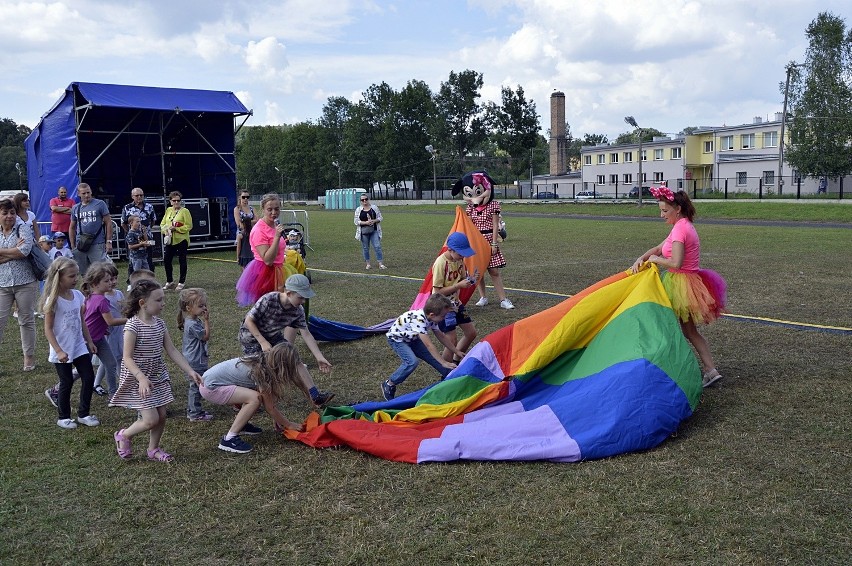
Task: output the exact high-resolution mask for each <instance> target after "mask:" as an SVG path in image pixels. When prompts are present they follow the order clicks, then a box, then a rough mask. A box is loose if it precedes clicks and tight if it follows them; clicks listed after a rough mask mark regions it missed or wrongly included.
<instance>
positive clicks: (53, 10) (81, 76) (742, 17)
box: [0, 0, 852, 139]
mask: <svg viewBox="0 0 852 566" xmlns="http://www.w3.org/2000/svg"><path fill="white" fill-rule="evenodd" d="M848 6H849V3H848V0H843V1H842V2H841V1H837V0H821V1H820V2H815V1H793V0H771V1H769V0H749V1H743V0H736V1H734V0H696V1H686V0H643V1H634V0H599V1H588V0H586V1H575V0H468V1H466V2H465V1H464V0H271V1H267V0H134V1H120V2H119V1H101V0H63V1H56V2H12V1H8V0H0V76H2V78H3V79H2V82H0V117H8V118H11V119H13V120H15V122H17V123H19V124H26V125H27V126H30V127H34V126H35V125H36V124H37V123H38V120H39V118H40V117H41V115H42V114H44V113H45V112H47V111H48V110H49V109H50V107H51V106H52V104H53V103H54V102H55V101H56V100H58V98H59V97H60V96H61V94H62V91H63V90H64V89H65V87H67V86H68V85H69V84H70V83H72V82H102V83H117V84H131V85H146V86H163V87H178V88H197V89H211V90H225V91H233V92H235V93H236V94H237V96H239V98H240V99H241V100H242V101H243V103H244V104H245V105H246V106H247V107H249V108H252V109H253V110H254V117H253V118H252V119H251V120H250V121H249V122H248V125H266V124H281V123H295V122H300V121H307V120H316V119H317V118H319V117H320V115H321V110H322V107H323V105H324V104H325V102H326V100H327V99H328V97H330V96H345V97H347V98H348V99H350V100H353V101H354V100H357V99H358V97H359V95H360V93H361V92H362V91H363V90H365V89H366V88H368V87H369V86H370V85H373V84H378V83H381V82H386V83H388V84H389V85H391V86H392V87H393V88H395V89H400V88H402V87H403V86H405V84H406V83H407V82H408V81H409V80H412V79H417V80H422V81H425V82H426V83H427V84H429V85H430V87H431V88H432V89H433V90H437V89H438V87H439V85H440V83H441V81H445V80H447V77H448V75H449V73H450V71H463V70H465V69H472V70H475V71H478V72H480V73H482V74H483V75H484V81H485V87H484V88H483V91H482V94H483V98H484V99H485V100H493V101H498V102H499V97H500V88H501V86H511V87H512V88H516V87H517V86H518V85H521V86H522V87H523V88H524V91H525V92H526V94H527V97H528V98H531V99H532V100H534V102H535V103H536V107H537V110H538V113H539V115H540V116H541V123H542V127H543V129H546V128H548V127H549V124H550V112H549V98H550V95H551V93H552V92H553V91H555V90H559V91H563V92H564V93H565V95H566V103H567V108H566V120H567V122H568V123H569V124H570V126H571V130H572V133H573V134H574V135H575V136H578V137H579V136H582V135H583V134H585V133H600V134H606V135H607V136H609V137H610V139H614V138H615V137H616V136H617V135H618V134H620V133H622V132H625V131H628V130H629V129H630V128H629V126H627V125H626V124H624V120H623V118H624V116H625V115H633V116H635V117H636V120H637V121H638V122H639V124H640V125H641V126H644V127H654V128H657V129H658V130H661V131H664V132H670V133H675V132H678V131H680V130H681V129H683V128H684V127H686V126H709V125H721V124H727V125H735V124H743V123H748V122H751V121H752V119H753V118H754V117H755V116H761V117H763V118H764V119H766V118H771V117H773V116H774V113H775V112H778V111H780V110H781V105H782V104H781V103H782V96H781V94H780V93H779V88H778V85H779V83H780V82H782V81H783V80H784V73H785V71H784V66H785V64H786V63H787V62H788V61H791V60H795V61H803V60H804V54H805V49H806V48H807V38H806V37H805V30H806V28H807V26H808V24H810V23H811V21H813V20H814V19H815V18H816V16H817V15H818V13H819V12H820V11H830V12H832V13H834V14H835V15H838V16H840V17H842V18H845V19H847V25H848V26H852V19H849V18H848V17H847V15H848V14H847V13H848V12H850V9H849V7H848ZM844 12H847V13H844Z"/></svg>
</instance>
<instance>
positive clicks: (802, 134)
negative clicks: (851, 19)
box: [781, 12, 852, 177]
mask: <svg viewBox="0 0 852 566" xmlns="http://www.w3.org/2000/svg"><path fill="white" fill-rule="evenodd" d="M807 36H808V39H809V42H810V43H809V46H808V49H807V52H806V56H805V64H804V65H796V64H795V63H790V65H789V66H788V68H787V72H788V73H789V77H790V89H789V97H788V100H789V104H790V112H789V114H791V115H792V118H791V119H790V120H789V127H790V141H791V144H790V145H785V159H786V161H787V162H788V163H789V164H790V165H791V166H792V167H793V168H794V169H796V170H798V171H799V172H800V173H802V174H804V175H808V176H821V175H826V176H829V177H838V176H844V175H848V174H849V173H852V153H850V151H849V143H850V141H852V30H847V29H846V24H845V22H844V21H843V20H842V19H840V18H839V17H837V16H834V15H833V14H830V13H828V12H822V13H820V14H819V15H818V16H817V18H816V19H815V20H814V21H813V22H811V24H810V25H809V26H808V29H807ZM784 88H785V85H781V89H782V92H783V91H784ZM784 141H785V140H782V143H783V142H784Z"/></svg>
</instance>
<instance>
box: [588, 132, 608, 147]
mask: <svg viewBox="0 0 852 566" xmlns="http://www.w3.org/2000/svg"><path fill="white" fill-rule="evenodd" d="M608 142H609V139H608V138H607V137H606V134H585V135H584V136H583V145H598V144H601V143H608Z"/></svg>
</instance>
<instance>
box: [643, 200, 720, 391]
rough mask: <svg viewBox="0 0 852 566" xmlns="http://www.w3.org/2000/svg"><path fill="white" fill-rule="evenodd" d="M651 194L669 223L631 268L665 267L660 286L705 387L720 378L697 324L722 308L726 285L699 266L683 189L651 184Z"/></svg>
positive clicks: (711, 318)
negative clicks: (665, 234)
mask: <svg viewBox="0 0 852 566" xmlns="http://www.w3.org/2000/svg"><path fill="white" fill-rule="evenodd" d="M651 193H652V194H653V195H654V196H655V197H656V198H657V201H658V202H659V205H660V216H661V217H662V218H663V219H665V221H666V224H671V225H672V231H671V232H670V233H669V235H668V237H667V238H666V239H665V240H664V241H663V243H661V244H660V245H658V246H654V247H653V248H651V249H650V250H648V251H647V252H645V253H644V254H642V256H641V257H639V259H637V260H636V261H635V262H634V263H633V266H632V267H631V269H632V271H633V273H636V272H637V271H639V269H640V267H641V266H642V264H644V263H646V262H650V263H656V264H657V265H658V266H660V267H661V268H666V269H667V270H668V271H666V272H665V273H664V274H663V287H665V289H666V293H667V294H668V296H669V299H670V300H671V303H672V309H673V310H674V312H675V314H676V315H677V317H678V319H679V320H680V327H681V329H682V330H683V334H684V336H686V338H687V340H689V341H690V342H691V343H692V345H693V346H694V347H695V350H696V351H697V352H698V357H699V358H701V363H702V365H703V366H704V379H703V382H704V387H707V386H708V385H711V384H713V383H715V382H716V381H718V380H720V379H721V378H722V375H721V374H720V373H719V371H718V370H717V369H716V365H715V364H714V363H713V356H712V355H711V354H710V346H709V345H708V344H707V340H706V339H705V338H704V337H703V336H702V335H701V333H700V332H698V328H697V327H696V326H695V325H696V323H704V324H708V323H710V322H713V321H714V320H716V319H717V318H719V317H720V316H721V315H722V313H723V312H724V311H725V302H726V293H727V284H726V283H725V280H724V279H723V278H722V276H721V275H719V274H718V273H716V272H715V271H712V270H710V269H701V268H700V267H699V262H700V259H701V243H700V241H699V239H698V232H696V231H695V226H693V224H692V219H693V217H694V216H695V207H694V206H693V205H692V202H691V201H690V200H689V195H687V194H686V193H685V192H684V191H677V192H676V193H673V192H672V191H671V189H669V188H668V187H654V188H652V189H651Z"/></svg>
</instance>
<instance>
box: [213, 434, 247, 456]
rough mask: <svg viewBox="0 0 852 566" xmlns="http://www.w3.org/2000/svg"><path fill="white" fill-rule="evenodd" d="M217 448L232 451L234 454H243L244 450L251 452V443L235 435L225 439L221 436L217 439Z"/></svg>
mask: <svg viewBox="0 0 852 566" xmlns="http://www.w3.org/2000/svg"><path fill="white" fill-rule="evenodd" d="M219 450H224V451H225V452H233V453H235V454H245V453H246V452H251V444H249V443H248V442H245V441H244V440H243V439H242V438H240V437H239V436H235V437H234V438H232V439H231V440H225V437H224V436H223V437H222V439H221V440H220V441H219Z"/></svg>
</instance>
